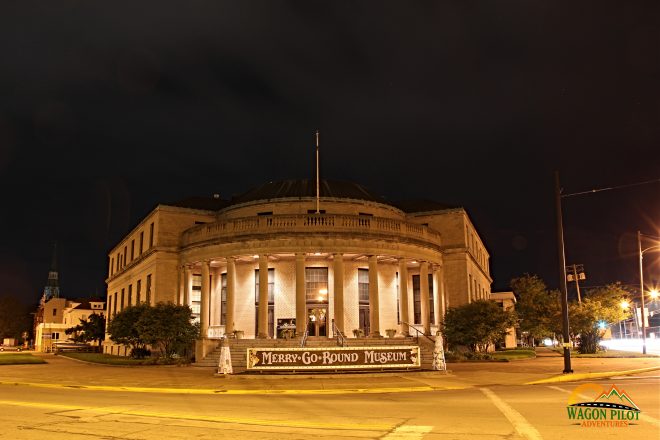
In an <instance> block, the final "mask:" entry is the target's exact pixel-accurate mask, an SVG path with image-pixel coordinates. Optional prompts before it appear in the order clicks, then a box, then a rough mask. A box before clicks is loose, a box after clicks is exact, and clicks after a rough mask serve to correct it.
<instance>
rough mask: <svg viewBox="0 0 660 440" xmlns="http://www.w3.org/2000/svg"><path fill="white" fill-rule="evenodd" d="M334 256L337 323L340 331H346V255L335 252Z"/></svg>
mask: <svg viewBox="0 0 660 440" xmlns="http://www.w3.org/2000/svg"><path fill="white" fill-rule="evenodd" d="M333 258H334V259H333V264H334V265H333V268H334V289H333V298H334V314H335V325H336V326H337V329H339V331H340V332H342V333H344V256H343V255H342V254H334V257H333Z"/></svg>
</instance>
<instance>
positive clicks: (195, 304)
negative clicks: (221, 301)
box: [190, 274, 202, 322]
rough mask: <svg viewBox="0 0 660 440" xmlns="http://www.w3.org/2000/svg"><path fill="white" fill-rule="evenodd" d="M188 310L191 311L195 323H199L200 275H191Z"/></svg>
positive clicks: (200, 303) (200, 305)
mask: <svg viewBox="0 0 660 440" xmlns="http://www.w3.org/2000/svg"><path fill="white" fill-rule="evenodd" d="M190 308H191V309H192V313H193V317H194V320H195V322H199V314H200V312H201V310H202V275H199V274H193V276H192V291H191V292H190Z"/></svg>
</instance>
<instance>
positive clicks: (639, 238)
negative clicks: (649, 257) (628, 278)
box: [637, 231, 660, 354]
mask: <svg viewBox="0 0 660 440" xmlns="http://www.w3.org/2000/svg"><path fill="white" fill-rule="evenodd" d="M642 235H644V234H642V233H641V232H639V231H637V248H638V249H639V291H640V293H641V297H642V354H646V313H645V306H644V269H643V265H642V260H643V259H644V252H647V251H653V250H656V251H657V250H660V245H654V246H651V247H648V248H646V249H643V250H642ZM644 236H645V237H651V236H650V235H644ZM652 238H658V237H652ZM655 296H656V297H657V296H658V291H657V290H656V291H655ZM651 298H653V296H651Z"/></svg>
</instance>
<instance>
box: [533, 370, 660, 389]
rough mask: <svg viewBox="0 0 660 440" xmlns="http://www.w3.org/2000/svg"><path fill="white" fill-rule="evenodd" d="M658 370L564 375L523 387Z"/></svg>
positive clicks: (535, 381) (536, 381)
mask: <svg viewBox="0 0 660 440" xmlns="http://www.w3.org/2000/svg"><path fill="white" fill-rule="evenodd" d="M655 370H660V365H659V366H657V367H648V368H638V369H636V370H623V371H603V372H599V373H578V374H573V373H571V374H564V375H561V376H554V377H549V378H547V379H539V380H534V381H531V382H526V383H525V385H538V384H543V383H556V382H575V381H578V380H584V379H599V378H604V377H613V376H628V375H631V374H637V373H646V372H648V371H655Z"/></svg>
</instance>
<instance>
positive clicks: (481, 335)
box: [443, 300, 516, 352]
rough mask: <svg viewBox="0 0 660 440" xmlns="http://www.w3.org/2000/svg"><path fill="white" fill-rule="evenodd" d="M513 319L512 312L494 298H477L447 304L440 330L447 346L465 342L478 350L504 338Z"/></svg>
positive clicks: (514, 320)
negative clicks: (466, 301) (466, 302)
mask: <svg viewBox="0 0 660 440" xmlns="http://www.w3.org/2000/svg"><path fill="white" fill-rule="evenodd" d="M515 322H516V314H515V313H514V312H511V311H505V310H502V308H501V307H500V306H499V305H498V304H497V303H495V302H493V301H489V300H479V301H474V302H472V303H470V304H465V305H463V306H460V307H454V308H450V309H449V310H448V311H447V314H446V315H445V321H444V323H443V333H444V335H445V338H446V339H447V343H448V344H449V345H450V346H457V345H464V346H467V347H468V348H469V349H470V350H471V351H473V352H480V351H486V350H487V348H488V346H489V345H491V344H493V345H494V344H495V343H497V342H498V341H499V340H501V339H502V338H504V336H505V335H506V333H507V329H509V328H510V327H513V326H514V325H515Z"/></svg>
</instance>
